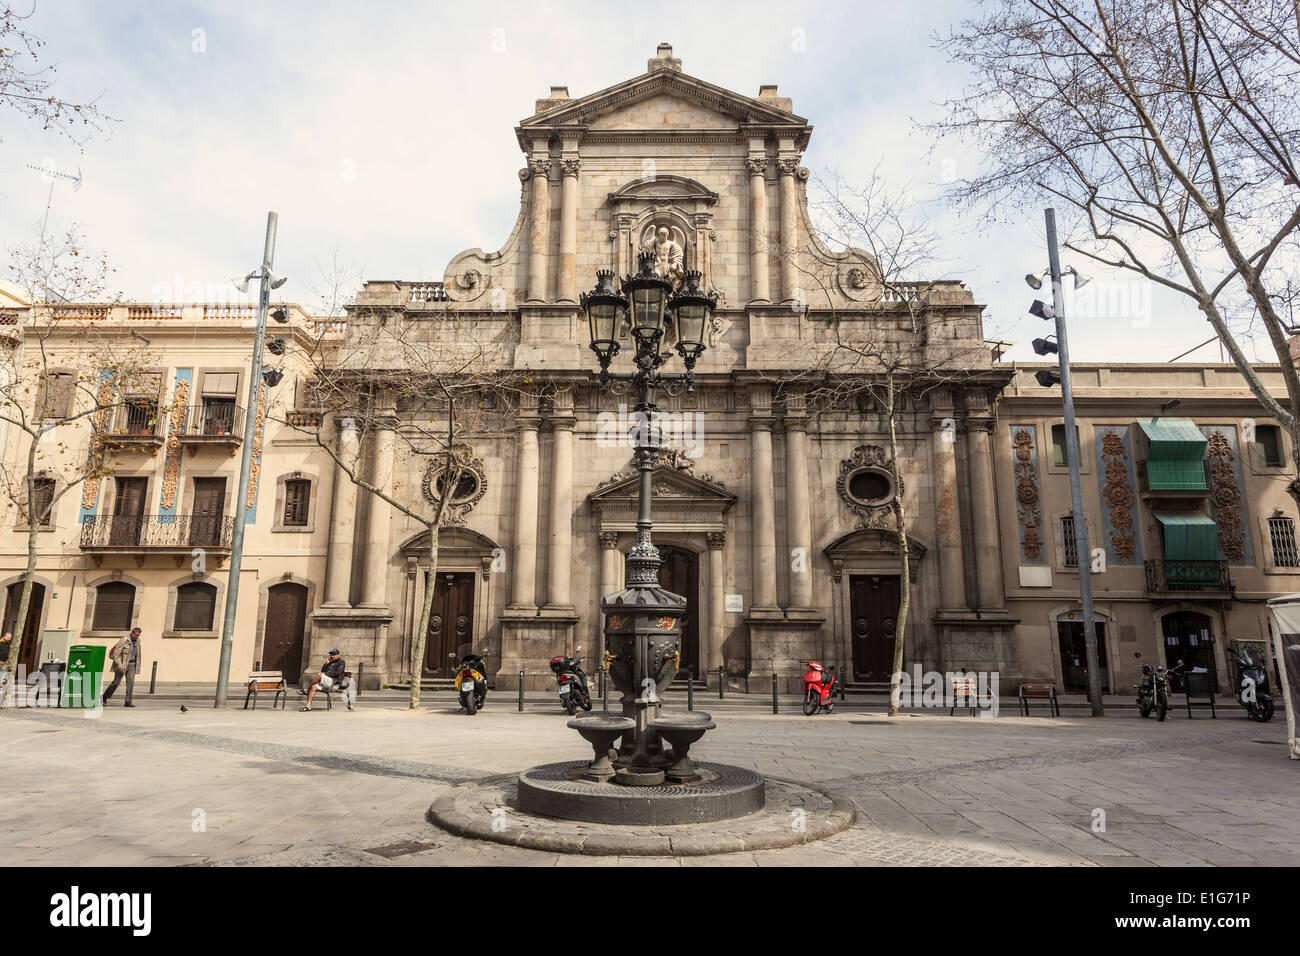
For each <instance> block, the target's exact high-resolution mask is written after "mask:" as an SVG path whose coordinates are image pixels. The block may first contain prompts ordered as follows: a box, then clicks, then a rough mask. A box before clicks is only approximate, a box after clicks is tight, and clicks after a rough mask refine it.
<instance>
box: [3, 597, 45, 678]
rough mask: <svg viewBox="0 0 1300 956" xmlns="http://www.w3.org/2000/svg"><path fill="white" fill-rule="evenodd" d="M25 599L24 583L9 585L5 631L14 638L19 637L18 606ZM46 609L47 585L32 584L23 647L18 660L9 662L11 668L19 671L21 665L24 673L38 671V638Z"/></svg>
mask: <svg viewBox="0 0 1300 956" xmlns="http://www.w3.org/2000/svg"><path fill="white" fill-rule="evenodd" d="M22 598H23V583H22V582H21V581H19V582H18V583H17V584H11V585H9V588H8V591H7V593H6V596H5V617H4V629H5V630H6V631H8V632H9V633H10V634H13V635H14V637H17V636H18V628H17V627H16V626H15V625H16V624H17V619H18V605H19V604H20V603H21V602H22ZM44 607H45V585H43V584H37V583H36V582H35V581H33V582H32V596H31V599H30V600H29V601H28V603H27V620H26V622H25V623H24V624H23V628H22V635H23V636H22V647H20V648H19V649H18V660H16V661H13V660H11V661H10V662H9V666H10V667H11V668H13V669H15V670H16V669H17V668H18V666H19V665H21V666H22V667H23V668H24V672H25V673H28V674H30V673H31V672H32V671H33V670H35V669H36V638H37V636H38V635H39V634H40V633H41V611H42V610H43V609H44Z"/></svg>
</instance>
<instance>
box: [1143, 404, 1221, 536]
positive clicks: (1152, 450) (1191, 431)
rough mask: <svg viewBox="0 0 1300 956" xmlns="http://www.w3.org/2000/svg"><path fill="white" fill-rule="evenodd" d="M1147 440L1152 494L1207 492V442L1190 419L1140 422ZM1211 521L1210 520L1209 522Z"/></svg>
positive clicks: (1148, 483)
mask: <svg viewBox="0 0 1300 956" xmlns="http://www.w3.org/2000/svg"><path fill="white" fill-rule="evenodd" d="M1138 427H1139V428H1141V429H1142V432H1143V434H1145V435H1146V436H1147V461H1146V468H1147V487H1148V488H1150V489H1151V490H1152V491H1204V490H1205V487H1206V485H1205V464H1204V461H1205V446H1206V445H1207V444H1208V442H1207V441H1206V440H1205V436H1204V435H1202V434H1201V430H1200V429H1199V428H1197V427H1196V423H1195V422H1193V421H1192V420H1191V419H1190V418H1151V419H1147V420H1145V421H1139V422H1138ZM1207 520H1208V519H1207Z"/></svg>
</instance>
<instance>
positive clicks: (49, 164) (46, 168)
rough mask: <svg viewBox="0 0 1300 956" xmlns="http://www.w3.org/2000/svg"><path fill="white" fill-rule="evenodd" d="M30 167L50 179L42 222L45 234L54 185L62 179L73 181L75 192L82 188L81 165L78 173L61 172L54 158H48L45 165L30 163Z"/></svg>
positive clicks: (42, 232) (28, 166)
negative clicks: (55, 166) (56, 167)
mask: <svg viewBox="0 0 1300 956" xmlns="http://www.w3.org/2000/svg"><path fill="white" fill-rule="evenodd" d="M27 168H28V169H34V170H36V172H38V173H40V174H41V175H42V176H44V177H45V178H46V179H48V180H49V181H50V194H49V196H48V197H47V198H46V200H45V220H44V221H43V222H42V223H41V235H42V236H44V235H45V227H46V225H47V224H48V223H49V221H50V207H51V206H52V205H53V204H54V187H55V185H56V184H57V181H58V180H60V179H63V180H66V181H67V182H70V183H72V191H73V192H74V193H75V192H76V191H77V190H79V189H81V167H80V166H78V167H77V174H76V175H75V176H74V175H72V174H71V173H61V172H59V171H58V170H56V169H55V168H54V162H53V160H46V161H45V163H44V165H41V166H37V165H36V164H35V163H28V164H27Z"/></svg>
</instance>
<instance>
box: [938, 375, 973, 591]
mask: <svg viewBox="0 0 1300 956" xmlns="http://www.w3.org/2000/svg"><path fill="white" fill-rule="evenodd" d="M930 458H931V460H932V461H933V467H932V468H931V475H932V476H933V479H934V522H935V538H936V550H937V551H938V552H939V611H940V613H943V612H945V611H947V612H962V611H965V610H967V608H966V586H965V581H966V574H965V571H964V570H963V567H962V553H961V508H960V504H959V502H958V500H957V422H956V419H955V418H954V417H953V409H952V396H951V394H950V393H948V392H947V391H946V390H939V391H936V392H934V393H933V394H931V396H930Z"/></svg>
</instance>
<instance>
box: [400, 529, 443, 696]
mask: <svg viewBox="0 0 1300 956" xmlns="http://www.w3.org/2000/svg"><path fill="white" fill-rule="evenodd" d="M439 510H440V511H441V509H439ZM437 582H438V525H437V524H436V523H435V524H431V525H429V583H428V584H427V585H426V586H425V589H424V607H423V608H422V609H421V610H420V626H419V627H417V628H416V629H415V637H414V640H412V641H411V699H410V703H409V704H408V705H407V706H408V707H409V708H410V709H411V710H419V709H420V673H421V671H423V670H424V644H425V640H426V638H427V637H428V634H429V618H430V617H432V615H433V593H434V591H435V590H437Z"/></svg>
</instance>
